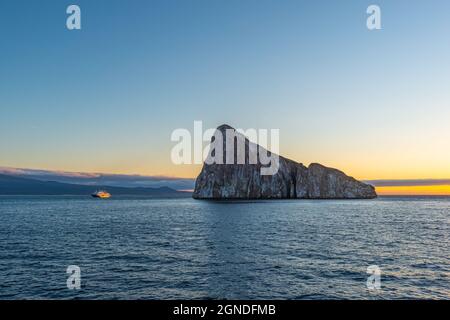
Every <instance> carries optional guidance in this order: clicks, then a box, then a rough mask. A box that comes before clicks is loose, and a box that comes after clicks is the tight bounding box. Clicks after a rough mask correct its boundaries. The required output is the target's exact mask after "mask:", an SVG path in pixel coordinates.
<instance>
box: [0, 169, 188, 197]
mask: <svg viewBox="0 0 450 320" xmlns="http://www.w3.org/2000/svg"><path fill="white" fill-rule="evenodd" d="M98 189H105V190H107V191H108V192H109V193H111V194H112V196H115V195H129V196H149V197H176V196H185V195H190V194H189V193H186V192H180V191H176V190H173V189H171V188H168V187H159V188H142V187H138V188H124V187H112V186H97V185H96V186H87V185H79V184H69V183H61V182H54V181H40V180H34V179H27V178H21V177H15V176H10V175H4V174H0V195H86V196H89V195H90V194H92V193H93V192H94V191H95V190H98Z"/></svg>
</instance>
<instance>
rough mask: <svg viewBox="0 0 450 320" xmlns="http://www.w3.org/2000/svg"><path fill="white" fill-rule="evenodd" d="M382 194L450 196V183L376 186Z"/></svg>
mask: <svg viewBox="0 0 450 320" xmlns="http://www.w3.org/2000/svg"><path fill="white" fill-rule="evenodd" d="M376 191H377V194H378V195H380V196H394V195H395V196H403V195H405V196H422V195H423V196H450V185H441V186H439V185H437V186H401V187H399V186H396V187H376Z"/></svg>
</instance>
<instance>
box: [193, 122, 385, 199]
mask: <svg viewBox="0 0 450 320" xmlns="http://www.w3.org/2000/svg"><path fill="white" fill-rule="evenodd" d="M226 130H234V129H233V128H232V127H230V126H228V125H222V126H220V127H218V128H217V130H216V133H217V132H220V133H221V136H222V137H225V136H226ZM234 133H235V134H236V135H237V136H240V137H241V138H242V139H244V140H245V150H246V152H245V164H236V163H237V161H235V162H234V163H235V164H217V163H214V164H207V163H205V164H204V165H203V168H202V171H201V172H200V175H199V176H198V177H197V180H196V183H195V189H194V193H193V198H195V199H211V200H213V199H215V200H225V199H243V200H244V199H372V198H376V197H377V194H376V192H375V188H374V187H373V186H371V185H368V184H365V183H363V182H360V181H358V180H356V179H354V178H352V177H349V176H347V175H345V174H344V173H343V172H341V171H339V170H336V169H332V168H327V167H325V166H322V165H320V164H316V163H314V164H311V165H310V166H309V167H305V166H304V165H303V164H301V163H297V162H295V161H292V160H289V159H286V158H284V157H281V156H279V157H278V161H279V162H278V164H279V165H278V171H277V172H276V173H275V174H273V175H262V174H261V168H262V167H267V165H263V164H261V161H260V156H261V153H267V152H268V151H267V150H266V149H264V148H262V147H260V146H258V145H256V144H254V143H252V142H250V141H249V140H248V139H247V138H245V137H243V136H242V135H240V134H239V133H237V132H235V131H234ZM216 136H217V134H216V135H215V136H214V137H213V138H212V140H211V142H213V141H214V140H215V138H216ZM223 140H225V139H223ZM234 151H235V152H234V153H233V155H234V158H235V160H236V154H237V152H236V150H234ZM255 153H256V154H255ZM268 154H269V155H271V153H270V152H269V153H268ZM226 156H227V150H226V144H225V141H224V142H223V159H224V161H223V163H226V161H225V159H226ZM252 156H255V157H256V158H257V159H258V160H257V162H256V163H255V164H251V162H250V161H249V159H251V157H252Z"/></svg>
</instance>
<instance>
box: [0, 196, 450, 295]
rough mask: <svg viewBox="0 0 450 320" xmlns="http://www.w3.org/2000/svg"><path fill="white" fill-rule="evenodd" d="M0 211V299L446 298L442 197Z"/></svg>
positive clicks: (48, 201)
mask: <svg viewBox="0 0 450 320" xmlns="http://www.w3.org/2000/svg"><path fill="white" fill-rule="evenodd" d="M0 219H1V224H0V299H60V298H63V299H72V298H78V299H200V298H211V299H341V298H342V299H407V298H425V299H429V298H435V299H442V298H444V299H448V298H450V259H449V256H450V249H449V244H450V238H449V236H450V199H448V198H422V199H420V198H403V199H402V198H392V199H391V198H380V199H377V200H366V201H359V200H358V201H334V200H329V201H307V200H304V201H302V200H300V201H262V202H234V203H227V202H225V203H215V202H207V201H195V200H192V199H160V200H156V199H153V200H139V199H111V200H106V201H103V200H95V199H90V198H82V197H0ZM68 265H78V266H79V267H80V268H81V289H80V290H69V289H68V288H67V286H66V280H67V277H68V275H67V274H66V268H67V266H68ZM369 265H378V266H379V267H380V268H381V271H382V274H381V289H380V290H369V289H368V288H367V287H366V279H367V277H368V276H369V275H368V274H367V273H366V270H367V267H368V266H369Z"/></svg>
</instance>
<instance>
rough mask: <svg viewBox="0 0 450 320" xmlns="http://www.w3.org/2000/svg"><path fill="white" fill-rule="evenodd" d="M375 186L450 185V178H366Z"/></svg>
mask: <svg viewBox="0 0 450 320" xmlns="http://www.w3.org/2000/svg"><path fill="white" fill-rule="evenodd" d="M364 182H366V183H369V184H371V185H373V186H375V187H418V186H443V185H450V179H400V180H389V179H386V180H366V181H364Z"/></svg>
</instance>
